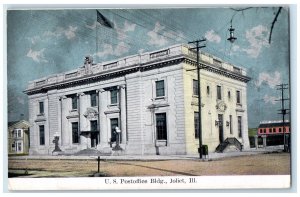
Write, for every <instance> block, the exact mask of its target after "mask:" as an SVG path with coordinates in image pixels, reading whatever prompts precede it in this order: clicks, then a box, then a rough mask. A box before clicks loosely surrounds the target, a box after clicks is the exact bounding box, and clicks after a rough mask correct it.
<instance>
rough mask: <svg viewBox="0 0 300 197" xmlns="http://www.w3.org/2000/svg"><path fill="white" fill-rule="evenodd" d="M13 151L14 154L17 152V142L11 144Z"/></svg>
mask: <svg viewBox="0 0 300 197" xmlns="http://www.w3.org/2000/svg"><path fill="white" fill-rule="evenodd" d="M11 150H12V151H13V152H15V151H16V147H15V142H13V143H12V144H11Z"/></svg>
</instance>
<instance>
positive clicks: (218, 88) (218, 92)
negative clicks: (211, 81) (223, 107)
mask: <svg viewBox="0 0 300 197" xmlns="http://www.w3.org/2000/svg"><path fill="white" fill-rule="evenodd" d="M217 99H218V100H221V99H222V94H221V86H217Z"/></svg>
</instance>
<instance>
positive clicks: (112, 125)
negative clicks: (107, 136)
mask: <svg viewBox="0 0 300 197" xmlns="http://www.w3.org/2000/svg"><path fill="white" fill-rule="evenodd" d="M118 126H119V121H118V118H112V119H110V128H111V142H115V141H116V140H117V132H116V127H118Z"/></svg>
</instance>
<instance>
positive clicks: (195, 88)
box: [193, 79, 199, 96]
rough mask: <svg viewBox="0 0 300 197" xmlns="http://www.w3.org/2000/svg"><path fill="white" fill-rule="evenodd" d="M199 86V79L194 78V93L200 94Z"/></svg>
mask: <svg viewBox="0 0 300 197" xmlns="http://www.w3.org/2000/svg"><path fill="white" fill-rule="evenodd" d="M198 86H199V84H198V80H195V79H193V95H197V96H198V95H199V91H198Z"/></svg>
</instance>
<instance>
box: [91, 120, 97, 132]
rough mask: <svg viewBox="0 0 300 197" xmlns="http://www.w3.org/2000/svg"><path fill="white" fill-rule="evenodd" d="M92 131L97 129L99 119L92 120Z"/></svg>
mask: <svg viewBox="0 0 300 197" xmlns="http://www.w3.org/2000/svg"><path fill="white" fill-rule="evenodd" d="M91 131H97V120H91Z"/></svg>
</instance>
